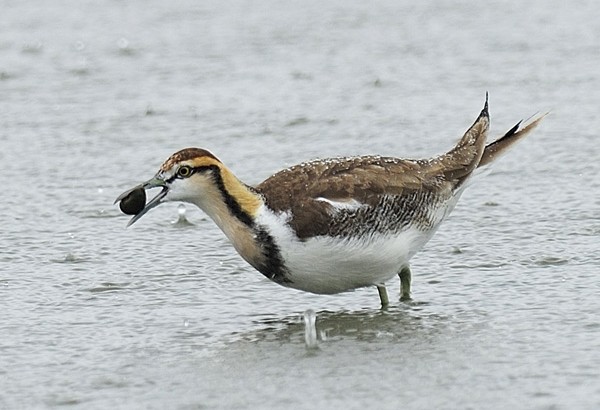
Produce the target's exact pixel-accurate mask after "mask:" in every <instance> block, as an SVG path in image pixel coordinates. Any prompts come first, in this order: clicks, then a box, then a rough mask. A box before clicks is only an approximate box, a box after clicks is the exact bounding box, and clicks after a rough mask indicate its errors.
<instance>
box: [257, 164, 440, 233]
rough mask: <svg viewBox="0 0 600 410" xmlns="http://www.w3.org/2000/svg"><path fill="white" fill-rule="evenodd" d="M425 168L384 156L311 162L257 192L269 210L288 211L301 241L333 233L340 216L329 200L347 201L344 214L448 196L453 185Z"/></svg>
mask: <svg viewBox="0 0 600 410" xmlns="http://www.w3.org/2000/svg"><path fill="white" fill-rule="evenodd" d="M430 169H431V164H430V163H428V162H422V161H410V160H400V159H397V158H386V157H356V158H340V159H332V160H325V161H313V162H309V163H305V164H300V165H297V166H294V167H292V168H289V169H286V170H284V171H281V172H279V173H277V174H275V175H273V176H272V177H270V178H268V179H267V180H265V181H264V182H263V183H261V184H260V185H259V186H257V187H256V189H257V191H259V192H260V193H261V194H262V195H263V196H264V198H265V200H266V202H267V205H268V206H269V207H270V208H271V209H273V210H274V211H276V212H282V211H291V213H292V219H291V221H290V225H291V226H292V228H293V229H294V230H295V231H296V233H297V234H298V236H299V237H300V238H307V237H311V236H317V235H325V234H332V230H335V227H334V226H332V222H333V220H334V218H336V217H343V215H339V214H340V212H338V211H339V209H336V207H335V206H334V205H332V202H334V203H339V204H344V203H347V204H348V209H349V210H350V209H352V204H355V203H360V204H366V205H369V206H370V208H371V209H372V208H374V207H378V206H380V204H381V202H382V200H383V198H390V197H393V198H396V199H397V201H399V202H406V201H407V200H408V199H409V198H412V199H413V200H417V201H419V199H420V198H421V197H424V196H428V195H432V194H435V195H438V196H450V195H451V194H452V183H449V182H448V181H445V179H444V177H443V175H431V173H430V172H427V171H428V170H430ZM406 206H407V207H410V205H409V204H406ZM342 211H343V205H342ZM390 211H393V210H390ZM338 222H339V221H338Z"/></svg>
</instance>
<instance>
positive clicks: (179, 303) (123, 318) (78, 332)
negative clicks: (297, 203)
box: [0, 0, 600, 409]
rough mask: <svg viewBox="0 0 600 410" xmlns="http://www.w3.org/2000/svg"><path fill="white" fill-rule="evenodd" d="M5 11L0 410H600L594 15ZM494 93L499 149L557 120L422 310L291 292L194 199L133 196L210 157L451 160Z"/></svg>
mask: <svg viewBox="0 0 600 410" xmlns="http://www.w3.org/2000/svg"><path fill="white" fill-rule="evenodd" d="M0 4H1V9H2V14H1V16H0V172H1V175H2V195H1V196H0V201H1V202H0V203H1V205H2V212H1V213H0V226H1V231H0V308H1V311H0V312H1V316H0V408H2V409H20V408H86V409H90V408H178V409H192V408H199V409H200V408H206V409H213V408H223V409H226V408H227V409H228V408H237V409H253V408H262V409H279V408H298V409H308V408H332V409H338V408H339V409H341V408H344V409H359V408H360V409H362V408H383V409H396V408H407V409H480V408H487V409H504V408H518V409H595V408H600V374H599V372H600V370H599V369H600V316H599V312H600V285H599V283H600V278H599V272H600V252H598V249H599V245H600V240H599V237H600V212H599V210H600V177H599V174H600V161H599V160H600V147H599V146H600V136H599V134H600V115H599V114H598V110H599V103H600V98H599V95H600V92H599V90H600V70H599V67H600V18H599V17H600V15H599V14H600V12H599V11H598V7H597V4H596V3H595V2H593V1H572V2H561V1H558V0H550V1H541V0H533V1H527V2H511V1H499V0H498V1H495V0H493V1H488V2H484V3H482V2H476V1H457V2H450V1H422V2H414V1H404V0H401V1H400V0H394V1H385V0H383V1H372V2H345V1H330V2H316V1H310V0H309V1H307V0H304V1H301V2H300V1H290V2H279V1H262V2H258V1H225V2H221V1H219V2H217V1H210V0H209V1H202V2H196V1H192V0H187V1H186V0H182V1H172V2H164V1H153V0H152V1H148V0H145V1H128V2H120V1H111V0H102V1H77V2H75V1H52V2H47V1H27V2H17V1H2V2H0ZM486 91H489V93H490V112H491V118H492V135H493V136H498V135H500V134H501V133H503V132H504V131H506V130H507V129H509V128H510V127H511V126H512V125H513V124H514V123H515V122H516V121H518V120H520V119H523V118H527V117H529V116H530V115H532V114H534V113H536V112H545V111H550V112H551V113H550V115H549V116H548V117H547V118H546V119H545V120H544V123H543V124H542V126H541V127H540V128H539V129H538V130H537V131H536V132H535V133H534V134H533V135H531V136H530V137H528V139H527V140H526V141H523V142H522V143H520V144H519V145H518V146H517V147H516V148H515V149H514V150H512V151H511V152H510V153H509V154H508V155H506V156H505V157H504V158H502V159H501V160H500V161H499V162H498V163H497V165H496V166H495V167H494V172H493V173H491V174H490V175H487V176H484V177H482V178H480V179H478V180H477V181H474V182H473V184H472V186H471V187H470V188H469V189H468V190H467V191H466V193H465V194H464V195H463V198H462V199H461V201H460V202H459V205H458V207H457V209H456V210H455V211H454V213H453V214H452V215H451V217H450V218H449V220H447V221H446V223H445V224H444V225H443V226H442V228H441V229H440V231H439V232H438V233H437V234H436V236H434V238H433V239H432V240H431V242H430V243H429V244H428V245H427V247H426V248H425V249H424V250H423V251H422V252H420V253H419V254H417V256H416V257H415V258H414V259H413V263H412V267H413V274H414V283H413V297H414V300H415V302H414V303H412V304H405V303H400V302H397V301H396V299H397V297H394V302H393V303H392V306H391V307H390V308H389V309H387V310H380V308H379V300H378V297H377V292H376V291H375V289H371V288H367V289H361V290H357V291H355V292H351V293H347V294H341V295H334V296H317V295H311V294H306V293H301V292H298V291H294V290H289V289H285V288H282V287H279V286H278V285H276V284H273V283H270V282H269V281H267V280H266V279H264V278H263V277H262V276H261V275H260V274H259V273H257V272H255V271H254V270H253V269H252V268H250V267H249V266H248V265H247V264H246V263H244V262H243V261H242V260H241V258H240V257H238V256H237V255H236V253H235V252H234V250H233V249H232V247H231V246H230V245H229V244H228V243H227V241H226V240H225V238H224V236H223V235H222V234H221V232H220V231H219V230H218V229H217V228H216V227H215V225H214V224H213V223H212V222H211V221H210V220H209V219H208V218H207V217H206V216H205V215H204V214H203V213H201V212H200V211H199V210H197V209H195V208H192V207H190V206H188V207H187V208H186V216H187V218H188V220H189V222H190V223H191V224H192V225H182V224H176V223H173V221H175V220H177V217H178V207H177V204H172V205H164V206H162V207H160V208H158V209H155V210H153V211H152V212H151V213H150V214H148V215H147V216H145V217H144V218H143V219H142V220H140V221H139V222H138V223H136V224H135V225H134V226H132V227H131V228H128V229H125V225H126V223H127V220H128V218H127V217H126V216H123V215H121V214H120V212H119V211H118V208H117V207H116V206H113V205H112V202H113V200H114V199H115V197H116V196H117V195H118V194H120V193H121V192H122V191H124V190H125V189H127V188H129V187H131V186H133V185H134V184H137V183H139V182H141V181H143V180H146V179H148V178H150V177H151V176H152V175H153V174H154V172H155V171H156V170H157V168H158V166H159V165H160V164H161V162H162V161H163V160H164V159H166V158H167V157H168V156H169V155H170V154H171V153H172V152H174V151H176V150H178V149H180V148H183V147H187V146H198V147H204V148H207V149H210V150H211V151H213V152H214V153H215V154H216V155H217V156H218V157H220V158H221V160H222V161H223V162H224V163H225V164H227V165H228V166H229V167H230V168H231V169H232V170H233V171H234V172H235V173H236V174H237V175H238V176H239V177H240V178H241V179H242V180H244V181H246V182H247V183H258V182H260V181H261V180H262V179H264V178H266V177H267V176H269V175H270V174H271V173H273V172H275V171H277V170H279V169H281V168H283V167H286V166H289V165H293V164H295V163H297V162H300V161H303V160H308V159H312V158H315V157H327V156H337V155H355V154H384V155H395V156H401V157H429V156H432V155H434V154H438V153H440V152H443V151H445V150H447V149H448V148H449V147H451V146H452V144H454V142H455V141H456V140H457V139H458V138H459V137H460V135H462V133H463V132H464V131H465V130H466V128H467V127H468V126H469V125H470V124H471V123H472V121H473V120H474V119H475V117H476V116H477V114H478V112H479V110H480V109H481V107H482V105H483V100H484V96H485V92H486ZM397 289H398V283H396V282H392V283H390V284H389V291H390V293H391V294H394V295H395V294H396V292H397ZM307 309H313V310H314V311H316V313H317V324H316V326H317V333H318V334H319V341H318V343H319V348H318V349H316V350H307V348H306V346H305V343H304V325H303V321H302V317H301V315H302V312H304V311H305V310H307Z"/></svg>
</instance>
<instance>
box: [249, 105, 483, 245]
mask: <svg viewBox="0 0 600 410" xmlns="http://www.w3.org/2000/svg"><path fill="white" fill-rule="evenodd" d="M488 125H489V118H488V113H487V101H486V105H485V107H484V109H483V110H482V111H481V114H480V115H479V117H478V118H477V120H476V121H475V123H474V124H473V125H472V126H471V128H469V130H468V131H467V132H466V133H465V135H464V136H463V138H462V139H461V140H460V141H459V142H458V144H457V145H456V147H454V148H453V149H452V150H451V151H449V152H448V153H446V154H443V155H441V156H439V157H436V158H433V159H431V160H402V159H398V158H392V157H379V156H363V157H352V158H334V159H328V160H316V161H312V162H308V163H304V164H300V165H296V166H294V167H291V168H288V169H285V170H283V171H280V172H278V173H277V174H275V175H273V176H271V177H270V178H268V179H267V180H265V181H264V182H262V183H261V184H260V185H258V186H257V187H256V190H257V191H258V192H260V193H261V194H262V195H263V196H264V198H265V201H266V203H267V205H268V206H269V207H270V208H271V209H273V210H274V211H276V212H285V211H291V213H292V219H291V220H290V225H291V226H292V228H293V229H294V230H295V231H296V233H297V234H298V236H299V237H300V238H307V237H311V236H317V235H325V234H332V233H336V229H337V228H336V225H339V224H340V223H342V222H344V221H343V219H344V218H345V215H344V212H343V210H344V207H343V206H342V207H341V209H342V211H340V207H339V206H338V209H336V207H335V206H334V205H332V202H334V203H337V204H338V205H339V204H343V203H348V204H352V203H356V202H358V203H360V204H365V205H369V208H370V209H371V211H367V212H370V213H372V214H376V213H377V212H379V213H384V212H389V213H390V214H393V215H392V216H396V215H397V216H398V218H397V219H398V221H399V222H398V223H403V221H402V217H406V218H410V220H415V219H416V220H418V219H419V218H421V217H422V215H421V213H422V212H421V209H422V208H423V204H427V203H429V204H431V203H432V201H438V200H440V201H442V200H446V199H448V198H450V197H451V196H452V194H453V190H454V189H455V188H456V187H457V186H458V185H460V184H461V183H462V182H463V181H464V180H465V179H466V178H467V177H468V176H469V175H470V173H471V172H472V171H473V170H474V169H475V168H476V167H477V164H478V162H479V160H480V159H481V155H482V153H483V150H484V147H485V138H486V135H487V129H488ZM323 199H325V200H323ZM384 200H385V202H384ZM384 206H386V207H389V208H390V209H389V210H388V209H381V208H383V207H384ZM349 208H351V206H349ZM374 209H375V210H378V211H377V212H375V211H374ZM348 213H349V211H347V212H346V213H345V214H346V215H347V214H348ZM388 216H389V215H388ZM365 217H369V215H367V214H365ZM336 218H337V219H336ZM421 219H422V218H421ZM334 222H335V223H334ZM367 222H369V223H375V222H376V221H367ZM424 223H425V222H424Z"/></svg>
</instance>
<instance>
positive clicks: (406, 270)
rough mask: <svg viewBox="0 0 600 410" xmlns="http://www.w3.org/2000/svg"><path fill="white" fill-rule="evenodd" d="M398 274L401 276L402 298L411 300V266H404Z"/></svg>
mask: <svg viewBox="0 0 600 410" xmlns="http://www.w3.org/2000/svg"><path fill="white" fill-rule="evenodd" d="M398 276H400V300H401V301H407V300H410V282H411V279H412V275H411V273H410V267H409V266H404V267H403V268H402V269H400V273H398Z"/></svg>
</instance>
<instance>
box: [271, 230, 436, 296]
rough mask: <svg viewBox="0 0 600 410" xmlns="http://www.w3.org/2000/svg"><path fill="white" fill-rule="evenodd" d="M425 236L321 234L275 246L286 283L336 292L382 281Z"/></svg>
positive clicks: (413, 233)
mask: <svg viewBox="0 0 600 410" xmlns="http://www.w3.org/2000/svg"><path fill="white" fill-rule="evenodd" d="M427 239H429V238H428V235H426V234H425V233H423V232H420V231H418V230H416V229H409V230H407V231H405V232H403V233H401V234H400V235H398V236H393V237H392V236H378V237H373V238H369V239H367V240H365V239H340V238H331V237H323V236H321V237H316V238H312V239H309V240H307V241H305V242H300V241H295V242H287V241H281V242H279V243H278V245H279V247H280V251H281V255H282V257H283V259H284V261H285V265H286V267H287V269H288V271H289V275H290V279H291V283H289V284H286V286H289V287H292V288H295V289H300V290H304V291H308V292H313V293H339V292H345V291H348V290H352V289H356V288H360V287H364V286H370V285H381V284H383V283H385V282H386V281H388V280H389V279H391V278H393V277H394V276H396V275H397V274H398V272H400V269H401V268H402V267H403V266H406V265H408V261H409V259H410V257H411V256H413V255H414V254H415V253H416V252H417V251H418V250H419V249H420V248H421V247H422V246H423V245H424V243H425V242H426V241H427Z"/></svg>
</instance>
